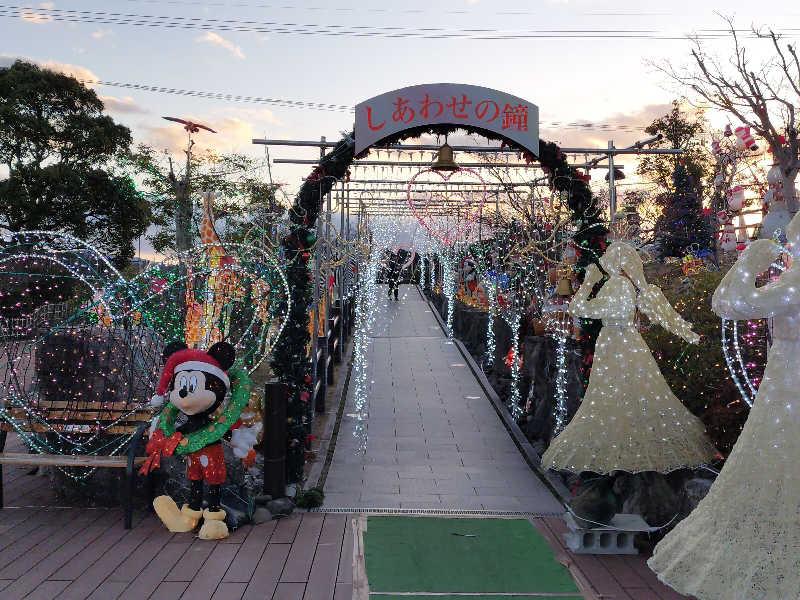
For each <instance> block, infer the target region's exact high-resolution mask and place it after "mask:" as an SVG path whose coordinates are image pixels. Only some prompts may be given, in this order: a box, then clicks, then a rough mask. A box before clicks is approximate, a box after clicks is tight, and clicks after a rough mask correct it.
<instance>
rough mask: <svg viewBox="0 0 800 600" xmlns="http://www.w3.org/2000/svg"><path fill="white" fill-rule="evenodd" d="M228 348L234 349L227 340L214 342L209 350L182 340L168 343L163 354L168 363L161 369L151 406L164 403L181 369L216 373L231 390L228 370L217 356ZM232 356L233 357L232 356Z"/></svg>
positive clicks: (226, 351) (226, 387) (225, 352)
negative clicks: (196, 347) (173, 379)
mask: <svg viewBox="0 0 800 600" xmlns="http://www.w3.org/2000/svg"><path fill="white" fill-rule="evenodd" d="M228 348H231V350H232V347H231V346H230V344H227V343H225V342H220V343H218V344H214V345H213V346H211V348H209V349H208V351H205V350H197V349H193V348H187V347H186V344H184V343H182V342H173V343H171V344H168V345H167V347H166V348H165V349H164V354H163V357H165V358H166V363H165V364H164V368H163V369H162V370H161V377H159V379H158V386H157V387H156V393H155V395H154V396H153V398H152V399H151V400H150V406H153V407H159V406H161V405H162V404H164V401H165V399H166V398H165V394H166V393H167V387H168V386H169V382H170V381H172V378H173V377H174V376H175V373H180V372H181V371H202V372H203V373H209V374H211V375H215V376H216V377H218V378H219V379H220V380H221V381H222V383H224V384H225V389H228V390H229V389H230V387H231V381H230V379H229V378H228V374H227V372H226V371H225V370H223V368H222V365H221V364H220V360H219V358H218V357H216V356H215V355H216V354H219V353H220V351H221V352H222V353H223V354H227V353H228V352H229V351H228ZM220 358H221V357H220ZM230 358H233V357H232V356H231V357H230ZM226 362H228V361H226ZM231 362H232V361H231Z"/></svg>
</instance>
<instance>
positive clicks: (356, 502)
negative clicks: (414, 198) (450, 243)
mask: <svg viewBox="0 0 800 600" xmlns="http://www.w3.org/2000/svg"><path fill="white" fill-rule="evenodd" d="M385 289H386V288H385V287H384V286H381V287H379V292H380V293H381V296H380V300H379V302H380V309H379V312H378V315H377V318H376V320H375V324H374V326H373V330H372V338H371V346H370V349H369V367H368V378H367V381H368V382H369V385H370V388H369V391H368V394H367V395H368V409H367V410H368V413H369V416H368V419H367V426H366V439H361V437H359V435H358V433H357V432H356V424H357V422H358V417H357V415H355V406H354V400H353V397H352V396H353V394H352V393H353V389H354V387H355V386H354V385H353V384H352V379H351V386H350V390H349V394H350V395H349V397H348V399H347V405H346V407H345V411H344V412H345V416H344V418H343V420H342V425H341V428H340V431H339V437H338V440H337V442H336V450H335V453H334V457H333V462H332V464H331V467H330V470H329V472H328V476H327V479H326V483H325V507H324V508H348V509H350V508H352V509H363V508H376V509H381V508H382V509H392V508H394V509H396V508H410V509H452V510H486V511H521V512H529V513H535V514H559V515H560V514H561V513H562V512H563V509H562V506H561V504H560V503H559V502H558V500H557V499H556V498H555V497H554V496H553V495H552V494H551V493H550V491H549V490H548V489H547V488H546V486H545V485H544V484H543V483H542V482H541V481H540V480H539V478H538V477H537V475H536V473H534V472H533V471H532V470H531V469H530V467H529V466H528V465H527V463H526V462H525V460H524V459H523V458H522V455H521V454H520V453H519V450H517V448H516V446H515V445H514V442H513V441H512V439H511V437H510V436H509V434H508V432H507V431H506V429H505V427H504V426H503V424H502V423H501V421H500V419H499V417H498V416H497V413H496V412H495V411H494V409H493V407H492V405H491V403H490V401H489V400H488V399H487V398H486V396H485V395H484V393H483V390H482V389H481V387H480V385H479V384H478V382H477V381H476V379H475V377H474V376H473V374H472V372H471V371H470V369H469V367H468V366H467V365H466V364H465V363H464V359H463V357H462V356H461V354H460V353H459V352H458V349H457V348H456V347H455V345H454V344H453V343H452V342H451V341H448V340H447V338H446V337H445V336H444V334H443V333H442V330H441V328H440V327H439V325H438V324H437V321H436V320H435V318H434V316H433V314H432V312H431V309H430V307H429V306H428V304H427V302H425V301H424V300H423V299H422V298H421V296H420V295H419V293H418V292H417V289H416V288H415V287H414V286H401V288H400V292H401V297H400V301H399V302H395V301H393V300H391V301H390V300H388V299H387V298H386V296H385V295H383V294H384V293H385ZM361 448H363V449H364V450H363V451H361Z"/></svg>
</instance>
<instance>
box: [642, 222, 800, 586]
mask: <svg viewBox="0 0 800 600" xmlns="http://www.w3.org/2000/svg"><path fill="white" fill-rule="evenodd" d="M786 237H787V239H788V240H789V242H790V243H791V244H792V254H793V259H794V262H793V263H792V264H791V266H790V267H789V268H788V269H787V270H786V271H785V272H784V273H783V274H781V276H780V277H779V278H778V280H777V281H774V282H771V283H769V284H767V285H765V286H763V287H758V288H757V287H756V286H755V276H756V275H757V274H758V273H760V272H762V271H764V270H766V269H767V268H768V267H769V265H770V264H771V263H772V261H773V260H774V259H775V258H776V257H777V256H778V254H779V253H780V252H781V249H780V248H779V247H778V246H777V245H776V244H774V243H772V242H771V241H770V240H757V241H755V242H753V243H752V244H751V245H750V246H749V247H748V248H747V249H746V250H745V251H744V252H742V255H741V256H740V257H739V260H738V261H737V262H736V265H734V267H733V268H732V269H731V270H730V271H729V272H728V274H727V275H726V276H725V278H724V279H723V280H722V282H721V283H720V284H719V287H718V288H717V290H716V291H715V292H714V297H713V302H712V306H713V308H714V311H715V312H716V313H717V314H719V315H720V316H722V317H724V318H726V319H758V318H763V317H773V318H774V322H773V325H774V327H773V331H774V334H773V335H774V340H773V344H772V347H771V348H770V350H769V355H768V359H767V368H766V370H765V371H764V379H763V380H762V381H761V385H760V386H759V388H758V393H757V394H756V398H755V400H754V402H753V408H752V409H751V410H750V415H749V416H748V418H747V423H745V426H744V428H743V429H742V433H741V434H740V435H739V439H738V440H737V442H736V445H735V446H734V448H733V451H732V452H731V455H730V456H729V457H728V460H727V461H726V463H725V466H724V467H723V469H722V471H721V472H720V474H719V476H718V477H717V480H716V481H715V482H714V485H713V486H711V490H710V491H709V492H708V494H707V495H706V497H705V498H704V499H703V500H702V501H701V502H700V504H699V505H698V506H697V508H695V509H694V511H692V513H691V514H690V515H689V516H688V517H687V518H686V519H684V520H683V521H681V522H680V523H678V525H677V526H676V527H675V529H673V530H672V531H671V532H670V533H669V534H668V535H667V536H666V537H665V538H664V539H663V540H661V542H660V543H659V544H658V546H656V549H655V553H654V555H653V558H651V559H650V560H649V561H648V564H649V565H650V568H652V569H653V570H654V571H655V572H656V573H657V574H658V577H659V579H661V580H662V581H663V582H665V583H667V584H668V585H670V586H672V587H673V588H675V589H676V590H678V591H679V592H681V593H683V594H692V595H694V596H696V597H697V598H699V599H700V600H789V599H790V598H791V599H793V600H794V599H796V598H800V467H798V464H800V399H799V398H798V390H800V368H798V366H800V365H799V364H798V357H800V300H799V299H798V298H800V296H798V292H800V221H799V220H798V217H795V218H794V219H793V220H792V222H791V223H790V224H789V226H788V227H787V232H786Z"/></svg>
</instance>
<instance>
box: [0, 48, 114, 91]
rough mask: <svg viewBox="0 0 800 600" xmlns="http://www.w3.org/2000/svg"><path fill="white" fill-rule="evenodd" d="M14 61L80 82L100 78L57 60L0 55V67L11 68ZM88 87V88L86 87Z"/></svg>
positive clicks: (83, 69)
mask: <svg viewBox="0 0 800 600" xmlns="http://www.w3.org/2000/svg"><path fill="white" fill-rule="evenodd" d="M16 60H24V61H25V62H29V63H33V64H35V65H38V66H39V67H42V68H44V69H50V70H51V71H56V72H58V73H64V74H65V75H71V76H72V77H74V78H75V79H79V80H82V81H97V80H99V79H100V77H99V76H98V75H97V74H96V73H94V72H93V71H91V70H90V69H88V68H86V67H82V66H80V65H72V64H69V63H63V62H59V61H57V60H52V59H51V60H38V59H36V58H31V57H29V56H22V55H14V54H0V66H3V67H8V66H11V65H12V64H13V63H14V61H16ZM87 87H88V86H87Z"/></svg>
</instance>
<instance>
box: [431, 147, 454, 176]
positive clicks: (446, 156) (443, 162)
mask: <svg viewBox="0 0 800 600" xmlns="http://www.w3.org/2000/svg"><path fill="white" fill-rule="evenodd" d="M431 169H433V170H434V171H457V170H458V169H459V166H458V165H457V164H456V161H454V160H453V149H452V148H451V147H450V146H449V145H448V144H447V142H445V143H444V144H443V145H442V147H441V148H439V154H437V155H436V160H435V161H434V163H433V164H432V165H431Z"/></svg>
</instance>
